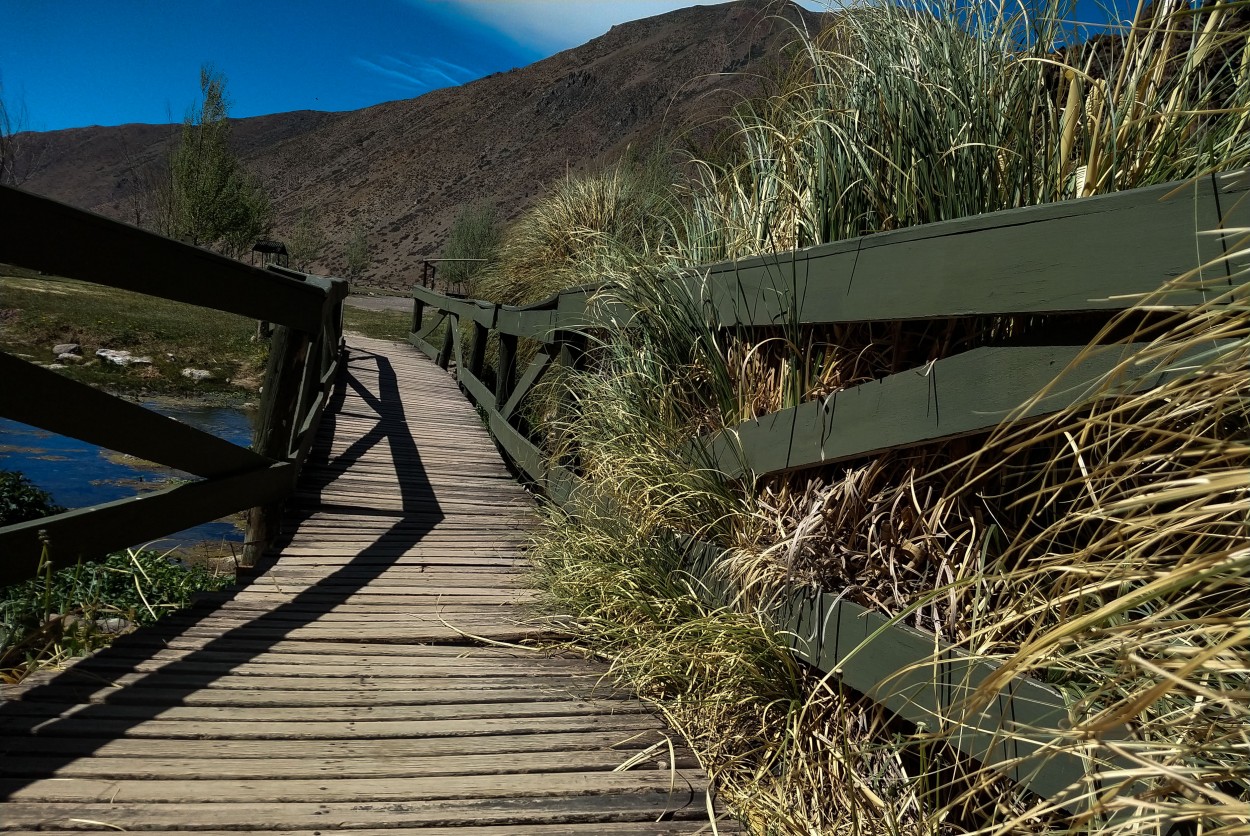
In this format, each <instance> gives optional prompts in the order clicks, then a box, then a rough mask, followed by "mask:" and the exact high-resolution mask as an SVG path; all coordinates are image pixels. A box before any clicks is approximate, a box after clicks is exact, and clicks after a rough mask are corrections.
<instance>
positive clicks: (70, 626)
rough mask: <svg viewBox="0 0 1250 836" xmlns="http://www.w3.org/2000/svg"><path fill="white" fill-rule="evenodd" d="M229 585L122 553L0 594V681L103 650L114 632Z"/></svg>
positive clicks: (224, 578) (168, 562) (160, 560)
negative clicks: (199, 593)
mask: <svg viewBox="0 0 1250 836" xmlns="http://www.w3.org/2000/svg"><path fill="white" fill-rule="evenodd" d="M231 581H232V578H231V577H230V576H229V575H217V574H214V573H212V572H210V571H208V570H206V569H204V568H202V567H198V566H185V565H183V564H182V563H180V562H178V561H176V560H174V559H172V558H170V557H169V556H168V555H167V554H164V553H161V552H154V551H133V550H127V551H124V552H117V553H116V554H112V555H109V557H108V558H106V559H105V560H103V561H101V562H99V563H80V564H78V565H76V566H69V567H66V568H64V569H61V570H59V571H55V572H53V571H46V570H45V571H41V572H40V573H39V574H38V575H36V576H35V577H33V578H31V579H29V580H26V581H23V582H22V583H19V584H15V585H14V586H11V587H9V588H7V589H4V590H2V591H0V679H7V680H10V681H12V680H18V679H21V678H22V677H23V676H24V675H25V674H26V673H28V672H30V671H31V670H33V669H34V668H35V667H36V666H39V665H45V664H50V663H56V662H58V661H61V660H64V659H66V658H68V657H72V656H78V655H82V654H84V653H88V652H90V651H92V650H95V649H96V648H98V647H102V646H104V645H107V644H108V643H109V642H110V641H111V640H112V638H113V636H114V635H116V634H117V633H118V632H124V631H125V630H128V629H130V628H131V627H132V626H140V625H144V624H151V623H153V622H155V621H156V620H157V619H158V618H160V617H161V616H162V615H165V614H166V613H170V612H173V611H175V610H178V609H181V608H183V607H185V606H187V605H188V604H190V603H191V597H192V595H194V594H195V593H196V592H201V591H211V590H217V589H222V588H224V587H226V586H228V585H229V584H230V583H231Z"/></svg>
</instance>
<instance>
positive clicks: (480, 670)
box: [0, 337, 724, 836]
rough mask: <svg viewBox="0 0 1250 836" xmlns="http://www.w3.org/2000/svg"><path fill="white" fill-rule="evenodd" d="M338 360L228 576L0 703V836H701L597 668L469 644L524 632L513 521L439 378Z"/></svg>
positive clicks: (654, 739)
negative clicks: (174, 835) (331, 834)
mask: <svg viewBox="0 0 1250 836" xmlns="http://www.w3.org/2000/svg"><path fill="white" fill-rule="evenodd" d="M351 345H352V349H351V356H350V361H349V362H348V363H347V369H346V373H345V374H344V376H343V379H342V381H341V383H340V386H339V388H338V389H337V390H336V395H335V403H333V404H332V405H331V409H330V410H329V411H328V412H327V416H326V420H325V424H324V426H323V427H322V431H321V434H320V436H319V438H318V442H317V443H318V447H317V449H315V450H314V453H313V455H312V457H311V458H310V460H309V464H308V466H307V467H306V469H305V472H304V476H303V477H302V479H301V484H300V489H299V492H298V494H297V496H296V497H295V499H294V501H292V502H291V503H289V506H288V512H287V523H288V525H287V529H288V530H290V531H291V534H290V535H289V536H288V537H287V538H286V540H285V542H283V543H282V544H281V549H280V553H279V554H277V555H274V556H273V557H272V558H270V559H268V560H267V561H266V562H265V564H264V565H262V566H261V567H259V570H258V572H257V573H256V576H255V577H254V579H253V580H251V582H250V583H248V584H246V585H245V586H242V587H241V588H239V589H237V590H235V591H232V592H230V593H228V594H224V595H220V596H215V597H213V598H211V599H207V600H205V601H204V602H202V603H201V604H200V605H198V606H197V607H195V608H193V609H191V610H189V611H187V612H184V613H181V614H178V615H176V616H172V617H170V618H168V619H166V620H164V621H162V622H161V623H160V624H158V625H155V626H154V627H153V628H149V629H144V630H141V631H139V632H137V633H135V634H132V635H130V636H127V637H125V638H123V639H121V640H119V641H118V642H117V643H116V644H115V645H114V646H113V647H112V648H109V649H107V650H105V651H102V652H100V653H98V654H97V655H95V656H94V657H92V658H90V659H87V660H84V661H82V662H80V663H78V664H77V665H75V666H74V667H72V668H70V669H69V670H67V671H64V672H62V673H59V674H48V675H40V676H37V677H34V678H32V679H31V680H29V681H28V682H27V683H24V684H23V685H21V686H10V687H8V688H7V689H6V691H5V697H6V701H5V703H4V704H3V705H2V706H0V752H2V753H3V760H2V761H0V797H3V798H5V799H6V800H5V802H4V803H3V805H0V829H6V830H35V829H42V830H93V829H94V830H119V829H125V830H147V831H178V830H188V829H196V830H201V831H210V832H211V831H214V830H218V831H240V830H243V831H248V830H252V831H283V832H286V833H292V832H294V833H306V834H312V833H324V832H327V831H332V830H337V829H340V828H352V829H364V830H365V831H367V832H369V831H375V830H376V831H383V830H387V831H389V830H392V829H396V828H405V829H409V828H425V829H426V830H424V831H423V832H434V833H457V834H480V835H481V836H485V834H496V833H499V834H502V833H535V834H557V833H561V834H563V833H569V834H572V833H579V834H590V833H596V834H627V833H629V834H634V833H696V832H702V831H703V829H705V828H707V813H706V802H705V798H704V789H705V783H706V778H705V776H704V774H703V773H702V772H701V771H700V770H699V769H698V765H697V764H696V763H695V761H694V760H693V758H692V757H691V755H690V754H689V753H688V752H687V751H686V750H684V749H683V748H682V747H681V746H680V744H675V745H674V746H673V747H672V748H670V746H669V740H670V739H669V737H668V735H667V733H666V731H665V729H664V727H663V724H662V723H661V722H660V721H659V720H658V719H657V718H656V717H655V716H654V715H653V714H652V713H651V712H650V711H648V709H647V708H646V707H645V706H644V705H643V704H642V703H640V702H639V701H638V700H636V699H634V698H632V697H631V696H629V695H627V694H622V693H615V692H613V691H612V690H611V689H610V688H609V687H608V686H607V685H606V684H604V683H603V682H601V681H600V678H601V676H602V674H603V672H604V670H603V668H602V667H601V666H598V665H595V664H592V663H589V662H586V661H582V660H579V659H573V658H561V657H553V656H550V655H547V654H542V653H538V652H533V651H527V650H524V649H518V648H510V647H502V646H498V645H491V644H489V642H490V641H494V642H515V641H517V640H519V639H523V638H526V637H533V636H534V635H535V634H538V633H541V632H543V631H544V630H545V629H547V628H544V626H543V625H542V623H541V620H538V619H536V618H535V614H534V612H533V611H532V610H531V609H530V608H529V606H528V605H529V604H530V603H531V601H532V598H533V596H532V593H531V592H529V591H528V590H527V589H526V588H525V579H524V574H523V573H524V565H523V561H522V560H521V558H520V552H521V550H522V547H523V542H524V538H525V530H526V528H527V527H528V526H530V525H532V523H533V519H534V516H533V504H532V502H531V500H530V498H529V497H528V496H527V494H526V493H525V491H524V490H523V489H522V488H521V487H519V486H518V485H517V484H516V483H515V481H513V479H512V478H511V477H510V476H509V473H508V471H507V470H506V469H505V467H504V465H503V463H502V461H501V460H500V458H499V456H498V454H497V453H496V451H495V449H494V446H493V444H492V443H491V441H490V438H489V436H488V435H487V433H486V432H485V430H484V429H483V427H482V426H481V423H480V422H479V420H478V418H477V415H476V414H475V412H474V410H473V408H472V407H471V406H470V405H469V404H468V403H467V402H466V401H465V400H464V399H463V398H462V397H461V396H460V395H459V393H458V392H457V390H456V388H455V384H454V383H453V382H452V381H451V380H450V379H449V378H448V377H447V376H446V375H445V374H443V373H442V372H441V371H439V370H438V369H437V368H436V367H434V365H433V364H431V363H430V362H429V361H428V360H426V359H425V358H424V357H422V356H420V355H419V354H418V353H417V352H416V351H414V350H412V349H410V348H408V347H406V346H399V345H395V344H391V343H383V342H378V341H371V340H366V339H363V338H359V337H354V338H352V339H351ZM635 755H638V756H639V757H637V758H636V759H635V758H634V756H635ZM631 760H637V764H636V765H635V766H633V767H632V768H629V769H620V767H621V766H622V765H623V764H625V763H626V762H628V761H631ZM657 821H658V822H659V823H657ZM709 829H710V828H709ZM723 829H724V828H723V826H722V830H723Z"/></svg>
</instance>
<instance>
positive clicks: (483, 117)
mask: <svg viewBox="0 0 1250 836" xmlns="http://www.w3.org/2000/svg"><path fill="white" fill-rule="evenodd" d="M818 19H819V18H818V16H817V15H813V14H811V13H808V12H805V11H802V10H801V9H799V8H798V7H795V6H793V5H791V4H788V3H780V4H779V3H776V2H764V0H742V2H735V3H727V4H723V5H717V6H693V7H690V8H686V9H681V10H678V11H674V12H670V13H668V14H664V15H659V16H656V17H652V18H647V19H644V20H640V21H635V22H632V23H627V24H622V25H619V26H615V27H613V28H612V30H611V31H609V32H608V33H607V34H605V35H603V36H601V37H599V38H596V39H594V40H592V41H590V42H589V43H586V44H584V45H583V46H580V47H577V48H575V49H571V50H567V51H565V52H562V53H559V54H557V55H554V56H552V57H551V58H547V59H545V60H543V61H539V62H536V63H534V64H531V65H530V66H528V67H524V68H521V69H516V70H512V71H509V72H507V73H496V74H495V75H492V76H488V77H486V78H483V79H480V80H478V81H475V82H472V83H470V84H467V85H464V86H461V87H455V88H447V89H444V90H437V91H434V92H431V93H428V94H426V95H424V96H421V97H419V98H416V99H409V100H404V101H395V102H388V103H386V104H380V105H376V106H374V107H369V108H365V109H362V110H358V111H351V112H347V113H339V114H328V113H313V112H308V111H302V112H295V113H283V114H275V115H272V116H263V117H256V118H252V119H240V120H237V121H236V123H235V143H236V146H237V147H238V149H239V151H240V153H241V154H242V155H243V157H244V159H245V160H246V161H247V163H248V165H249V167H251V168H252V170H254V171H255V172H256V173H258V174H259V175H260V176H261V177H262V179H263V180H264V181H265V182H266V184H267V185H268V186H269V188H270V192H271V194H272V196H273V198H274V203H275V208H276V209H277V213H278V214H277V223H276V229H275V234H276V235H277V237H283V236H284V235H286V234H289V232H290V230H291V229H292V228H293V226H294V222H295V218H296V217H297V216H298V214H299V212H300V210H301V209H303V208H313V209H315V211H316V213H317V216H318V217H319V218H320V219H321V223H322V225H323V227H324V229H325V234H326V238H327V241H328V244H329V246H328V247H327V256H326V257H325V258H324V259H323V261H322V262H321V263H319V264H316V265H314V266H315V267H316V268H317V269H320V270H323V271H327V272H334V271H337V270H341V269H342V253H343V249H344V245H345V243H346V241H347V238H348V236H349V235H350V233H351V229H352V227H353V225H354V224H356V223H359V224H361V225H363V227H364V228H365V229H366V231H367V232H368V235H369V241H370V248H371V252H372V254H373V257H374V264H373V266H372V267H371V269H370V271H369V274H368V277H367V278H368V279H369V280H370V283H372V284H375V285H381V286H392V287H403V286H406V285H408V284H409V283H411V281H412V279H413V275H414V271H415V269H416V264H417V263H418V262H419V261H420V258H421V257H422V256H428V255H436V254H437V252H438V251H439V249H440V247H441V246H442V244H443V242H444V241H445V239H446V235H447V230H448V228H449V227H450V225H451V222H452V220H453V219H454V218H455V215H456V213H457V212H458V211H459V208H460V206H461V205H463V204H465V203H469V202H473V201H478V200H487V201H492V202H494V203H495V204H496V205H497V206H498V207H499V208H500V209H501V211H502V212H503V213H504V214H505V215H506V216H509V217H515V216H516V215H517V214H518V213H519V212H520V211H521V210H522V209H523V208H524V207H525V206H527V205H528V204H529V203H530V202H532V201H533V200H534V199H535V198H536V197H537V196H538V195H540V194H541V193H542V188H543V184H545V183H549V182H551V181H553V180H554V179H556V178H558V177H562V176H565V174H566V172H569V171H578V170H583V169H586V168H589V167H593V166H596V165H599V164H602V163H604V162H607V161H610V160H611V159H614V158H615V157H616V156H617V155H619V154H620V153H621V152H622V151H623V150H624V149H625V148H626V147H628V146H629V145H630V144H636V145H645V144H646V143H648V142H649V141H650V140H652V139H653V138H654V137H656V136H657V135H659V134H661V133H676V132H680V131H682V130H684V129H686V128H688V127H689V126H691V125H696V124H706V123H709V122H710V121H712V120H713V119H715V117H716V116H717V115H721V114H723V113H725V112H726V109H727V108H728V107H730V106H732V104H734V103H735V102H737V101H739V100H740V99H741V97H742V96H744V95H749V94H752V93H754V92H755V91H756V90H757V89H758V85H759V79H760V77H761V76H762V75H765V74H767V73H769V71H770V66H771V64H772V62H773V61H774V59H775V57H776V55H777V54H778V53H779V51H780V49H781V47H782V45H784V44H785V43H788V42H790V41H792V40H793V39H794V37H795V28H794V27H795V26H806V27H807V28H809V29H810V28H813V27H814V26H815V25H816V24H817V22H818ZM171 131H172V129H171V128H170V127H169V126H158V125H126V126H121V127H116V128H99V127H97V128H81V129H73V130H67V131H55V132H49V133H47V134H44V135H42V137H41V138H42V139H43V140H44V141H45V142H46V151H45V152H44V154H43V165H42V168H41V169H40V170H39V172H38V174H37V176H35V177H32V178H31V179H30V180H29V181H28V182H27V183H26V184H25V187H26V188H28V189H31V190H32V191H36V192H40V193H43V194H47V195H49V196H52V197H56V198H58V199H60V200H65V201H66V202H69V203H73V204H75V205H79V206H83V207H85V208H90V209H94V210H96V211H101V212H105V213H107V214H110V215H113V216H116V217H121V218H124V219H126V220H133V218H134V208H133V203H134V201H133V200H131V198H130V195H132V194H133V193H134V191H135V189H136V186H137V184H136V177H135V175H134V172H135V170H136V168H137V164H142V163H144V162H146V161H148V160H153V159H159V158H160V156H161V154H162V153H163V149H164V148H165V147H166V146H167V144H168V142H169V141H170V136H171Z"/></svg>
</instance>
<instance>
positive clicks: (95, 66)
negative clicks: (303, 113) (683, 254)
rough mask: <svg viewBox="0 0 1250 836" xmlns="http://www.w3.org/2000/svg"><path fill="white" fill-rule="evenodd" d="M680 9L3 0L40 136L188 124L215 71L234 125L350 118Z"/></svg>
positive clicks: (515, 0) (367, 1)
mask: <svg viewBox="0 0 1250 836" xmlns="http://www.w3.org/2000/svg"><path fill="white" fill-rule="evenodd" d="M704 2H707V0H704ZM683 5H690V0H687V1H686V2H682V0H616V2H600V1H599V0H353V2H351V3H347V2H329V0H265V2H243V0H195V2H192V0H56V1H55V2H54V0H0V10H2V11H0V20H2V21H3V26H2V27H0V82H2V83H3V85H4V93H5V99H6V100H7V101H8V103H9V106H10V110H13V109H14V106H15V105H24V107H25V110H26V114H27V117H26V125H25V127H27V128H30V129H33V130H54V129H58V128H68V127H80V126H84V125H117V124H123V123H126V122H166V121H170V120H171V119H172V120H174V121H179V120H181V119H182V117H183V115H184V114H185V113H186V111H187V109H188V108H189V107H190V106H191V105H192V104H193V103H194V101H195V99H196V97H197V94H198V92H199V90H198V80H199V68H200V66H201V65H202V64H205V63H211V64H212V65H213V66H214V67H215V68H216V69H217V70H218V71H219V72H221V73H223V74H224V75H225V76H226V78H227V82H228V83H227V90H228V93H229V96H230V100H231V102H232V104H233V107H232V109H231V114H232V115H234V116H255V115H259V114H264V113H277V112H282V111H287V110H302V109H309V110H352V109H355V108H359V107H366V106H368V105H372V104H377V103H379V102H384V101H390V100H393V99H405V98H411V97H413V96H418V95H420V94H422V93H425V92H428V91H429V90H433V89H436V88H439V87H447V86H452V85H456V84H462V83H464V82H466V81H471V80H473V79H475V78H480V77H482V76H484V75H489V74H490V73H493V72H497V71H501V70H508V69H511V68H513V67H520V66H524V65H526V64H529V63H531V62H533V61H536V60H538V59H540V58H544V57H546V56H548V55H552V54H554V53H556V52H559V51H560V50H562V49H567V48H569V47H573V46H577V45H579V44H582V43H585V42H586V41H587V40H589V39H591V38H593V37H595V36H597V35H601V34H603V33H604V32H606V31H607V30H608V28H609V27H610V26H612V25H613V24H615V23H621V22H624V21H627V20H634V19H637V18H640V17H648V16H650V15H653V14H659V13H661V12H664V11H668V10H670V9H673V8H677V7H680V6H683ZM805 5H810V6H812V7H816V6H817V3H816V2H815V0H812V2H805Z"/></svg>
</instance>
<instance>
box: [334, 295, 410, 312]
mask: <svg viewBox="0 0 1250 836" xmlns="http://www.w3.org/2000/svg"><path fill="white" fill-rule="evenodd" d="M343 304H345V305H351V306H352V307H353V308H360V309H361V310H365V311H410V310H412V297H411V296H348V297H347V298H346V299H344V300H343Z"/></svg>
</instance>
